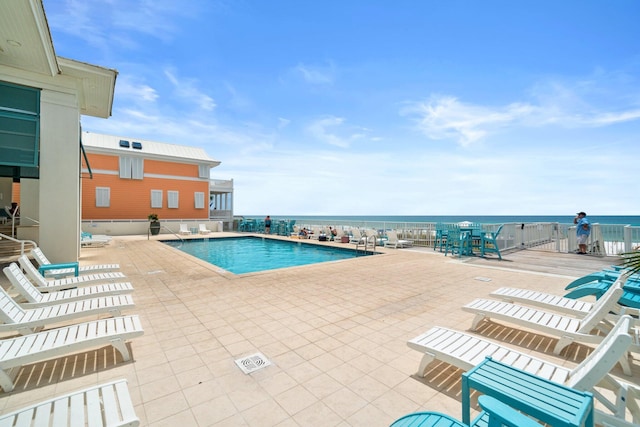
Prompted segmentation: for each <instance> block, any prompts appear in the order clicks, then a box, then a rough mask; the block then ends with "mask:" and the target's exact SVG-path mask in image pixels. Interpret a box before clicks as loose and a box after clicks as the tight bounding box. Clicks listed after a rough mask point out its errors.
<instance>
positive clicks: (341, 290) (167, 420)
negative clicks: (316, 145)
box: [0, 233, 640, 427]
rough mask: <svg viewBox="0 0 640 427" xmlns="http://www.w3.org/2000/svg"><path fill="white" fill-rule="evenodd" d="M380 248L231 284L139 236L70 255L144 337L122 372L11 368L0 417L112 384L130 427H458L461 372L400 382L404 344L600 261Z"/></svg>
mask: <svg viewBox="0 0 640 427" xmlns="http://www.w3.org/2000/svg"><path fill="white" fill-rule="evenodd" d="M231 234H232V233H216V234H215V237H218V236H220V237H221V236H227V235H231ZM158 237H163V238H167V236H158ZM195 237H199V236H195ZM156 239H157V237H156ZM316 244H329V243H326V242H317V243H316ZM344 246H346V245H344ZM380 251H381V252H384V254H383V255H377V256H373V257H363V258H356V259H352V260H344V261H337V262H331V263H324V264H316V265H310V266H305V267H294V268H288V269H281V270H275V271H268V272H262V273H251V274H246V275H242V276H234V275H231V274H228V273H226V272H223V271H221V270H220V269H218V268H216V267H215V266H212V265H209V264H207V263H205V262H202V261H199V260H197V259H195V258H192V257H191V256H188V255H186V254H183V253H181V252H178V251H176V250H175V249H173V248H170V247H168V246H166V245H163V244H161V243H159V242H157V241H154V240H150V241H148V240H147V238H146V236H125V237H114V239H113V241H112V242H111V243H110V244H109V245H108V246H107V247H105V248H90V249H82V256H81V259H80V262H81V264H82V265H84V264H97V263H120V266H121V270H122V271H123V272H124V274H125V275H126V276H127V280H129V281H131V282H132V283H133V286H134V288H135V289H136V290H135V292H134V294H133V298H134V301H135V302H136V308H135V310H133V311H132V313H136V314H139V315H140V317H141V320H142V324H143V327H144V329H145V334H144V336H142V337H140V338H138V339H136V340H134V341H132V342H131V349H132V354H133V357H134V359H135V360H134V361H133V362H131V363H123V362H122V361H121V360H120V359H119V356H116V355H115V354H114V352H113V351H112V349H111V348H110V347H107V348H102V349H98V350H94V351H88V352H84V353H79V354H74V355H72V356H68V357H62V358H59V359H55V360H52V361H48V362H42V363H35V364H32V365H28V366H25V367H24V368H23V370H22V372H21V373H20V376H19V377H18V378H17V380H16V389H15V391H14V392H11V393H4V392H0V412H3V413H4V412H7V411H9V410H11V409H12V408H17V407H21V406H24V405H26V404H28V403H31V402H34V401H40V400H43V399H45V398H48V397H51V396H55V395H60V394H63V393H65V392H68V391H71V390H76V389H79V388H83V387H85V386H88V385H93V384H96V383H99V382H106V381H109V380H112V379H117V378H127V379H128V381H129V389H130V391H131V394H132V398H133V400H134V404H135V406H136V413H137V414H138V416H139V417H140V419H141V421H142V423H141V425H143V426H154V427H159V426H176V425H182V426H200V427H202V426H261V427H264V426H281V427H285V426H323V427H325V426H387V425H389V424H390V423H391V422H392V421H393V420H395V419H396V418H398V417H400V416H401V415H403V414H406V413H408V412H412V411H416V410H429V409H433V410H438V411H441V412H445V413H448V414H450V415H453V416H455V417H457V418H459V417H460V415H461V396H460V391H461V382H460V374H461V371H460V370H457V369H455V368H452V367H451V366H449V365H446V364H443V363H434V364H432V366H431V367H430V368H431V369H430V371H429V373H428V374H427V377H426V378H424V379H422V378H417V377H414V376H413V374H414V373H415V371H416V369H417V367H418V363H419V361H420V359H421V355H420V354H419V353H418V352H416V351H414V350H411V349H409V348H408V347H407V345H406V342H407V340H409V339H410V338H413V337H414V336H416V335H418V334H420V333H422V332H424V331H426V330H427V329H429V328H430V327H431V326H432V325H441V326H447V327H451V328H456V329H460V330H467V329H468V327H469V326H470V325H471V320H472V318H473V315H472V314H470V313H465V312H463V311H462V310H460V307H461V306H462V305H463V304H465V303H467V302H469V301H471V300H472V299H474V298H476V297H486V296H487V295H488V294H489V292H490V291H492V290H493V289H495V288H498V287H500V286H518V287H528V288H533V289H537V290H540V291H547V292H553V293H557V294H563V290H564V286H565V285H566V284H567V283H568V282H569V281H570V280H571V279H573V278H575V277H579V276H581V275H584V274H587V273H589V272H592V271H596V270H599V269H601V268H602V267H603V266H606V265H610V264H611V263H612V262H613V261H614V260H612V259H610V258H597V257H590V256H578V255H573V254H558V253H546V252H536V251H521V252H515V253H507V254H503V257H504V259H505V260H504V261H498V260H497V259H479V258H463V259H461V260H460V259H458V258H451V257H450V256H448V257H445V256H444V255H443V254H440V253H438V252H434V251H433V250H432V249H426V248H417V249H406V250H394V249H383V248H381V249H380ZM0 282H1V283H2V285H3V286H5V287H6V286H7V284H8V281H7V280H6V278H5V277H2V279H0ZM478 333H479V334H482V335H484V336H489V337H491V338H494V337H499V338H498V339H499V340H500V341H501V342H503V343H505V345H508V346H513V347H515V348H518V349H519V350H520V351H530V352H533V353H536V354H538V355H541V356H542V357H545V358H547V359H549V360H552V361H554V362H555V363H558V364H562V365H567V366H574V365H575V364H576V362H579V361H580V360H581V359H582V358H583V357H584V356H585V355H586V354H587V352H588V351H589V347H586V346H581V345H572V346H570V347H569V348H568V350H567V351H565V352H563V353H562V355H561V356H559V357H556V356H554V355H553V354H552V349H553V343H554V341H555V340H553V339H550V338H545V337H542V336H539V335H535V334H533V333H529V332H525V331H521V330H513V329H510V328H508V327H503V326H501V325H498V324H491V325H490V326H488V327H485V328H484V329H482V330H481V331H479V332H478ZM256 352H261V353H263V354H264V355H265V356H266V357H267V358H268V359H269V361H270V362H271V366H268V367H266V368H263V369H261V370H258V371H255V372H253V373H251V374H249V375H247V374H244V373H243V372H242V371H241V370H240V369H239V368H238V367H237V366H236V364H235V362H234V361H235V360H236V359H238V358H240V357H243V356H246V355H250V354H253V353H256ZM614 374H615V375H617V376H620V377H622V378H624V379H625V380H626V381H632V382H634V383H638V381H639V379H640V365H639V364H638V363H637V362H636V363H634V364H633V374H634V375H633V378H630V377H625V376H624V375H623V374H622V372H621V370H619V368H616V370H615V371H614Z"/></svg>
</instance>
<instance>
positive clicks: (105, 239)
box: [80, 232, 111, 248]
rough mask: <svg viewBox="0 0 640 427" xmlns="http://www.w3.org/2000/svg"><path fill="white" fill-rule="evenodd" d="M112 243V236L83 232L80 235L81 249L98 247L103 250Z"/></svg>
mask: <svg viewBox="0 0 640 427" xmlns="http://www.w3.org/2000/svg"><path fill="white" fill-rule="evenodd" d="M109 243H111V236H106V235H104V234H103V235H97V234H91V233H85V232H82V234H81V235H80V246H81V247H98V248H101V247H103V246H106V245H108V244H109Z"/></svg>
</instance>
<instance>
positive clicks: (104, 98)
mask: <svg viewBox="0 0 640 427" xmlns="http://www.w3.org/2000/svg"><path fill="white" fill-rule="evenodd" d="M0 65H3V66H7V67H11V68H15V69H17V70H23V71H28V72H31V73H35V74H38V75H42V76H43V78H42V81H43V82H51V81H55V80H56V79H59V78H60V76H64V77H69V78H71V79H73V81H75V85H76V90H77V93H78V103H79V109H80V114H82V115H86V116H94V117H101V118H107V117H109V116H111V108H112V106H113V95H114V90H115V82H116V77H117V75H118V72H117V71H116V70H113V69H109V68H104V67H99V66H96V65H91V64H87V63H84V62H79V61H75V60H72V59H66V58H61V57H56V54H55V49H54V46H53V41H52V39H51V32H50V31H49V24H48V23H47V18H46V16H45V13H44V7H43V5H42V0H0Z"/></svg>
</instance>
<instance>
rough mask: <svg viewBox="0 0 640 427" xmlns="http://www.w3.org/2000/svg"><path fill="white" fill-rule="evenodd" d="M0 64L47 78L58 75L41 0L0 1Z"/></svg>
mask: <svg viewBox="0 0 640 427" xmlns="http://www.w3.org/2000/svg"><path fill="white" fill-rule="evenodd" d="M0 63H1V64H3V65H6V66H8V67H13V68H17V69H20V70H29V71H32V72H35V73H38V74H42V75H46V76H55V75H56V74H58V73H59V71H60V70H59V69H58V63H57V60H56V54H55V50H54V48H53V42H52V40H51V33H50V32H49V25H48V24H47V18H46V16H45V14H44V8H43V7H42V2H41V1H40V0H2V1H0Z"/></svg>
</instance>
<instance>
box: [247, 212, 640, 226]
mask: <svg viewBox="0 0 640 427" xmlns="http://www.w3.org/2000/svg"><path fill="white" fill-rule="evenodd" d="M265 216H266V214H265V215H245V217H246V218H259V219H261V218H264V217H265ZM271 218H272V219H274V220H281V219H287V220H290V219H295V220H296V221H300V222H306V223H308V222H311V221H312V220H321V221H322V222H323V223H326V222H327V221H349V222H369V221H380V222H393V223H398V222H445V223H457V222H462V221H471V222H478V223H481V224H505V223H525V224H530V223H536V222H557V223H560V224H572V223H573V218H574V217H573V216H571V215H425V216H417V215H410V216H402V215H388V216H385V215H371V216H360V215H335V216H333V215H329V216H326V215H271ZM587 219H588V220H589V221H590V222H591V223H599V224H618V225H634V226H640V216H639V215H631V216H624V215H593V216H587Z"/></svg>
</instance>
